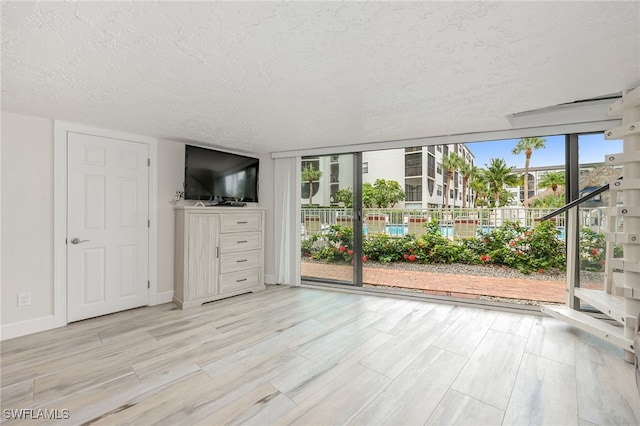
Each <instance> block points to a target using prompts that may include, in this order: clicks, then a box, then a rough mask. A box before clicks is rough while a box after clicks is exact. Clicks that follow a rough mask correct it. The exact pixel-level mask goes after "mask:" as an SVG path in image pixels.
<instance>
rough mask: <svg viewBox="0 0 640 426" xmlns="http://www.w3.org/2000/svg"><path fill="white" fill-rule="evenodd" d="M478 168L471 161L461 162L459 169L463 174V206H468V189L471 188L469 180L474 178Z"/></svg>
mask: <svg viewBox="0 0 640 426" xmlns="http://www.w3.org/2000/svg"><path fill="white" fill-rule="evenodd" d="M478 170H479V169H478V168H477V167H475V166H472V165H471V164H470V163H467V162H466V161H461V162H460V167H459V168H458V171H459V172H460V174H461V175H462V208H463V209H466V208H467V191H468V189H469V180H470V179H472V178H473V176H474V175H476V174H478Z"/></svg>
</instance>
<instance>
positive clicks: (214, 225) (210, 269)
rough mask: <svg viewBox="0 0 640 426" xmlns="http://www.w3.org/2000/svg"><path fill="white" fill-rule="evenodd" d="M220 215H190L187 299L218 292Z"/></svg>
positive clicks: (195, 298) (203, 296) (199, 297)
mask: <svg viewBox="0 0 640 426" xmlns="http://www.w3.org/2000/svg"><path fill="white" fill-rule="evenodd" d="M218 220H219V219H218V215H215V214H197V213H192V214H190V215H189V238H188V240H189V242H188V244H189V253H188V268H189V269H188V271H189V272H188V274H189V280H188V284H187V292H188V294H187V297H186V299H187V300H197V299H202V298H205V297H207V296H210V295H216V294H218V267H217V255H218V253H217V251H218V248H217V247H218Z"/></svg>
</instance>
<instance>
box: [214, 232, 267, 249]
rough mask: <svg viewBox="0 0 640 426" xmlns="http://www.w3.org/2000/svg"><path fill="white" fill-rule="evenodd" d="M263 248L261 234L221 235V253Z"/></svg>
mask: <svg viewBox="0 0 640 426" xmlns="http://www.w3.org/2000/svg"><path fill="white" fill-rule="evenodd" d="M261 247H262V241H261V240H260V232H259V231H256V232H237V233H235V234H222V235H220V252H221V253H232V252H234V251H243V250H258V249H260V248H261Z"/></svg>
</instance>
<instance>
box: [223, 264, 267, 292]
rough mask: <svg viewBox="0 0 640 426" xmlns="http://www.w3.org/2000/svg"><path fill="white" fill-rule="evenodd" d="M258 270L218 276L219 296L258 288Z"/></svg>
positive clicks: (259, 283)
mask: <svg viewBox="0 0 640 426" xmlns="http://www.w3.org/2000/svg"><path fill="white" fill-rule="evenodd" d="M261 284H262V283H261V282H260V268H256V269H249V270H247V271H238V272H231V273H228V274H222V275H221V276H220V294H224V293H230V292H232V291H237V290H243V289H245V288H251V287H255V286H259V285H261Z"/></svg>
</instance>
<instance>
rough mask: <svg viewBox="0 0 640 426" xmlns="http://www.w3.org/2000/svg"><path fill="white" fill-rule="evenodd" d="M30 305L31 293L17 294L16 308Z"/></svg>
mask: <svg viewBox="0 0 640 426" xmlns="http://www.w3.org/2000/svg"><path fill="white" fill-rule="evenodd" d="M29 305H31V292H30V291H26V292H24V293H18V307H21V306H29Z"/></svg>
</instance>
